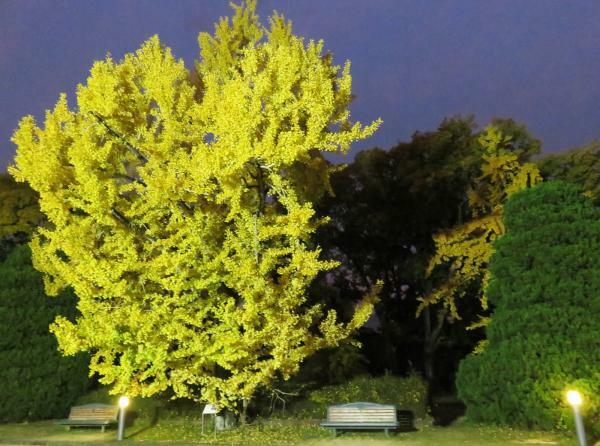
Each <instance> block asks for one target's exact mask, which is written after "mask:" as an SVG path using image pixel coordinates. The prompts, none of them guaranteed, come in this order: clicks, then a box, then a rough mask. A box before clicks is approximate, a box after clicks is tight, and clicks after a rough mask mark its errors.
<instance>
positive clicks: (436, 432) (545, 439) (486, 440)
mask: <svg viewBox="0 0 600 446" xmlns="http://www.w3.org/2000/svg"><path fill="white" fill-rule="evenodd" d="M125 435H126V441H124V442H120V443H119V444H121V445H123V446H125V445H136V446H150V445H159V444H160V445H165V444H174V445H178V446H183V445H192V444H220V445H249V446H263V445H265V446H266V445H269V446H275V445H288V444H296V445H299V446H362V445H366V446H389V445H398V446H430V445H436V446H454V445H461V446H462V445H464V446H469V445H472V446H501V445H555V446H576V445H577V441H576V440H575V439H574V438H567V437H564V436H561V435H559V434H551V433H541V432H527V431H518V430H513V429H507V428H498V427H491V426H477V425H469V424H465V423H459V424H455V425H452V426H448V427H433V426H421V427H420V428H419V429H418V430H417V431H415V432H407V433H399V434H396V435H392V436H390V437H386V436H385V435H384V434H383V433H380V432H350V433H344V434H342V435H339V436H338V437H337V438H331V435H330V433H329V432H328V431H326V430H325V429H322V428H320V427H318V425H317V422H315V421H309V420H269V421H264V422H257V423H253V424H252V425H248V426H246V427H243V428H237V429H233V430H230V431H226V432H218V433H217V435H216V437H215V436H214V435H213V433H212V432H206V433H205V434H204V435H202V434H201V433H200V423H199V421H198V420H192V419H186V418H179V419H169V420H164V421H162V420H161V421H159V422H158V423H156V424H153V425H151V424H150V422H149V420H143V419H142V420H138V421H137V422H136V423H135V424H134V425H133V426H131V427H129V428H128V429H127V430H126V434H125ZM115 437H116V432H115V431H114V430H109V431H107V432H106V433H104V434H102V433H101V432H100V430H99V429H84V428H80V429H73V430H71V431H66V429H65V428H64V427H60V426H55V425H54V424H53V423H52V422H38V423H28V424H5V425H0V444H14V445H24V444H29V445H33V444H35V445H46V444H47V445H49V446H61V445H66V446H75V445H77V446H84V445H98V443H112V442H114V440H115Z"/></svg>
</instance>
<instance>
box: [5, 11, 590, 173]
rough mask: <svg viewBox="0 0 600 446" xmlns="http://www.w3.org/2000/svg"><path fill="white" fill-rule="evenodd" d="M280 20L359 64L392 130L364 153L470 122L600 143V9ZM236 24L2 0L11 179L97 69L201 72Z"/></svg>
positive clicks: (357, 111) (359, 104) (552, 147)
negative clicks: (161, 66)
mask: <svg viewBox="0 0 600 446" xmlns="http://www.w3.org/2000/svg"><path fill="white" fill-rule="evenodd" d="M273 9H277V10H278V11H279V12H282V13H283V14H284V15H285V16H286V17H287V18H289V19H291V20H292V21H293V23H294V32H295V33H296V34H300V35H303V36H306V37H307V38H313V39H320V38H322V39H324V40H325V45H326V48H327V49H328V50H330V51H332V53H333V55H334V59H335V60H336V61H337V63H338V64H341V63H342V62H343V61H344V59H350V60H351V61H352V74H353V78H354V93H355V94H356V96H357V99H356V101H355V102H354V104H353V105H352V111H353V117H354V119H357V120H362V121H363V122H366V121H370V120H373V119H375V118H377V117H381V118H383V120H384V124H383V126H382V128H381V129H380V130H379V131H378V133H377V134H376V135H375V136H373V137H372V138H371V139H369V140H368V141H364V142H363V143H362V144H358V145H356V146H355V147H354V148H353V150H352V153H356V151H357V150H361V149H364V148H369V147H373V146H376V145H377V146H380V147H384V148H388V147H390V146H392V145H393V144H395V143H396V142H397V141H399V140H406V139H408V138H409V137H410V135H411V134H412V133H413V132H414V131H415V130H422V131H425V130H430V129H435V128H436V127H437V125H438V124H439V123H440V122H441V120H442V119H443V118H444V117H446V116H452V115H456V114H471V113H472V114H475V116H476V119H477V121H478V122H479V123H480V124H485V123H486V122H487V121H488V120H489V119H490V118H491V117H493V116H501V117H512V118H514V119H515V120H517V121H521V122H524V123H525V124H527V126H528V127H529V129H530V131H531V132H532V133H533V134H534V136H536V137H538V138H541V139H542V140H543V142H544V151H545V152H548V151H553V152H554V151H559V150H564V149H567V148H570V147H574V146H578V145H582V144H583V143H585V142H586V141H589V140H592V139H596V138H600V107H599V106H598V104H599V103H600V80H599V77H598V76H599V73H600V2H598V1H597V0H589V1H586V0H571V1H568V2H567V1H558V0H555V1H553V0H486V1H482V0H303V1H299V0H259V14H260V16H261V19H262V21H263V23H266V19H267V16H268V15H269V14H270V13H271V11H272V10H273ZM224 15H230V9H229V7H228V2H227V1H225V0H177V1H175V0H170V1H167V0H83V1H82V0H0V171H2V170H4V169H5V167H6V165H7V164H8V163H10V160H11V158H12V156H13V154H14V150H15V147H14V145H13V144H12V143H11V142H10V136H11V134H12V132H13V130H14V129H15V128H16V126H17V123H18V121H19V119H20V118H21V117H22V116H24V115H27V114H33V115H34V116H36V118H38V119H39V118H41V117H42V116H43V112H44V110H45V109H47V108H50V107H52V106H53V105H54V103H55V102H56V100H57V99H58V95H59V93H60V92H63V91H64V92H67V94H68V97H69V102H70V104H71V105H73V104H74V96H73V95H74V91H75V86H76V85H77V83H80V82H84V81H85V79H86V77H87V74H88V71H89V68H90V67H91V65H92V62H93V61H94V60H98V59H103V58H104V56H105V54H106V53H107V52H110V53H111V54H112V55H113V57H114V58H115V59H121V58H122V56H123V55H124V53H126V52H132V51H135V50H136V49H137V48H138V47H139V46H140V44H141V43H142V42H143V41H144V40H146V39H147V38H149V37H150V36H152V35H154V34H158V35H159V36H160V38H161V40H162V42H163V43H164V44H166V45H168V46H169V47H171V48H172V50H173V53H174V55H175V56H176V57H180V58H183V59H184V60H185V62H186V65H187V66H188V67H192V61H193V60H194V59H195V58H196V57H197V55H198V46H197V35H198V32H199V31H210V32H212V30H213V23H214V22H215V21H216V20H217V19H218V18H219V17H220V16H224Z"/></svg>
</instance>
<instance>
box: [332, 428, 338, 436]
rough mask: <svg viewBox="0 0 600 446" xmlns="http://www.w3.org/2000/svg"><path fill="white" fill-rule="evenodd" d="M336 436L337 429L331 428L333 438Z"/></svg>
mask: <svg viewBox="0 0 600 446" xmlns="http://www.w3.org/2000/svg"><path fill="white" fill-rule="evenodd" d="M336 436H337V429H336V428H335V427H334V428H333V438H335V437H336Z"/></svg>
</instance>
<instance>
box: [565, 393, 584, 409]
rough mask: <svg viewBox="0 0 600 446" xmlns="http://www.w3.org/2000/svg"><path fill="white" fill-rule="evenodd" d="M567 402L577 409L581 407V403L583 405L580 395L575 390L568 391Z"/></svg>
mask: <svg viewBox="0 0 600 446" xmlns="http://www.w3.org/2000/svg"><path fill="white" fill-rule="evenodd" d="M567 401H568V402H569V404H570V405H571V406H573V407H579V406H581V403H583V399H582V398H581V393H579V392H578V391H577V390H569V391H568V392H567Z"/></svg>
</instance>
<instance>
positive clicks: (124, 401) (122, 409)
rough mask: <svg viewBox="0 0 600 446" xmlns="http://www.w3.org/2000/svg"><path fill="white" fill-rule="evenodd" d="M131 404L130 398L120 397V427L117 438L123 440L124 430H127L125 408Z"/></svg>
mask: <svg viewBox="0 0 600 446" xmlns="http://www.w3.org/2000/svg"><path fill="white" fill-rule="evenodd" d="M127 406H129V398H128V397H126V396H122V397H121V398H119V428H118V430H117V440H119V441H121V440H123V432H124V431H125V408H126V407H127Z"/></svg>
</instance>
